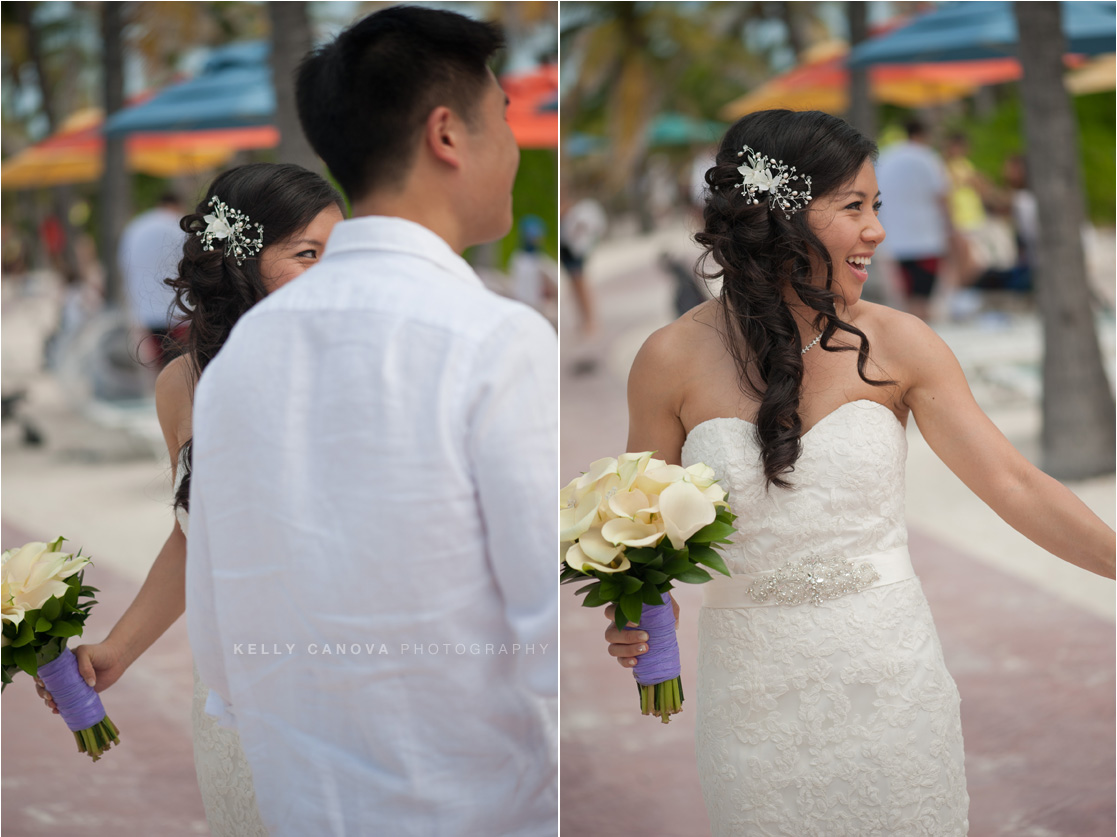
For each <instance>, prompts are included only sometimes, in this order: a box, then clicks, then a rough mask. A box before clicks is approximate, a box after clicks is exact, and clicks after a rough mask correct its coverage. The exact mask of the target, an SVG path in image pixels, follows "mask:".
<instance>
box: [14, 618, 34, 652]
mask: <svg viewBox="0 0 1117 837" xmlns="http://www.w3.org/2000/svg"><path fill="white" fill-rule="evenodd" d="M34 638H35V629H34V628H33V627H32V626H31V623H30V622H29V621H28V620H27V618H26V616H25V617H24V619H23V621H22V622H20V623H19V633H18V634H17V635H16V638H15V639H14V640H12V645H11V647H12V648H23V647H25V646H26V645H27V643H29V642H31V641H32V640H33V639H34Z"/></svg>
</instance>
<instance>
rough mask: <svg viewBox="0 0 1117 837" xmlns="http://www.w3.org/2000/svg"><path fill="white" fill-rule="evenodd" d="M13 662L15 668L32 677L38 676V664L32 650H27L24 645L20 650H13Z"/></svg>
mask: <svg viewBox="0 0 1117 837" xmlns="http://www.w3.org/2000/svg"><path fill="white" fill-rule="evenodd" d="M15 661H16V665H17V666H19V667H20V668H21V669H23V670H24V671H26V672H27V673H28V674H30V675H31V676H32V677H35V676H36V675H38V673H39V664H38V662H37V661H36V660H35V649H34V648H29V647H28V646H26V645H24V646H23V647H22V648H17V649H16V650H15Z"/></svg>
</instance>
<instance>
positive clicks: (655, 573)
mask: <svg viewBox="0 0 1117 837" xmlns="http://www.w3.org/2000/svg"><path fill="white" fill-rule="evenodd" d="M644 580H645V581H650V582H651V583H652V584H662V583H663V582H665V581H666V580H667V573H663V572H660V571H659V570H645V571H644Z"/></svg>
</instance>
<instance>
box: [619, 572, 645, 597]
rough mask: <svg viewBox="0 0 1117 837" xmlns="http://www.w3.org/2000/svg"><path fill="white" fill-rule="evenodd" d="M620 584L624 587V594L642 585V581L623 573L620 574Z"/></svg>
mask: <svg viewBox="0 0 1117 837" xmlns="http://www.w3.org/2000/svg"><path fill="white" fill-rule="evenodd" d="M621 586H622V587H624V592H625V593H626V594H628V593H635V592H636V591H637V590H639V589H640V588H641V587H643V586H644V582H643V581H641V580H640V579H638V578H636V577H635V576H631V575H625V576H621Z"/></svg>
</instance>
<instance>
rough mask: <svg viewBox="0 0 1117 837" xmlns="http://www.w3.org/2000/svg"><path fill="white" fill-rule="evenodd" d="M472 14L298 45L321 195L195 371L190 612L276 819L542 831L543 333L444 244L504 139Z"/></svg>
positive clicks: (339, 826) (551, 663) (421, 830)
mask: <svg viewBox="0 0 1117 837" xmlns="http://www.w3.org/2000/svg"><path fill="white" fill-rule="evenodd" d="M500 46H501V38H500V34H499V32H498V31H497V30H496V29H495V28H494V27H492V26H490V25H488V24H482V23H478V22H475V21H471V20H469V19H467V18H463V17H460V16H458V15H454V14H451V13H448V12H443V11H435V10H431V9H425V8H416V7H411V8H408V7H395V8H391V9H388V10H385V11H381V12H378V13H376V14H373V15H371V16H369V17H368V18H365V19H364V20H362V21H360V22H359V23H357V24H355V25H354V26H353V27H351V28H350V29H349V30H347V31H345V32H343V33H342V34H341V35H340V36H339V37H338V38H337V40H336V41H334V42H333V43H331V44H329V45H327V46H325V47H323V48H321V49H320V50H318V51H317V52H316V53H314V54H313V55H312V56H310V57H308V59H307V60H306V61H305V62H304V64H303V66H302V68H301V69H300V71H299V78H298V99H299V111H300V116H301V119H302V122H303V126H304V130H305V131H306V133H307V136H308V138H309V139H310V142H311V144H312V145H313V146H314V147H315V149H316V150H317V151H318V153H319V154H320V155H321V156H322V158H323V160H324V161H325V162H326V164H327V165H328V166H329V168H330V171H331V173H332V174H333V175H334V176H335V177H336V179H337V180H338V182H339V183H340V185H341V186H342V188H343V189H344V190H345V192H346V193H347V195H348V197H349V200H350V203H351V206H352V212H353V218H352V219H351V220H347V221H343V222H342V223H340V224H338V225H337V227H336V228H335V229H334V231H333V233H332V234H331V236H330V239H329V241H328V243H327V248H326V255H325V257H324V259H323V260H322V261H321V262H320V263H319V264H318V265H317V266H315V267H313V268H311V269H310V270H308V271H307V272H306V273H305V274H303V275H302V276H300V277H299V278H298V279H296V280H295V281H293V282H291V283H290V284H288V285H287V286H285V287H284V288H282V289H281V290H280V291H278V292H277V293H274V294H272V295H271V296H269V297H268V298H267V299H265V300H264V301H263V302H261V303H260V304H258V305H257V306H256V307H255V308H253V309H252V310H251V311H250V312H249V313H248V314H247V315H245V316H244V317H243V318H242V319H241V321H240V322H239V323H238V325H237V327H236V328H235V330H234V331H233V333H232V335H231V337H230V338H229V340H228V342H227V343H226V345H225V347H224V348H223V349H222V351H221V353H220V354H219V355H218V357H217V358H216V359H215V360H214V361H213V362H212V363H211V364H210V365H209V367H208V368H207V370H206V373H205V375H204V376H203V377H202V380H201V382H200V383H199V386H198V389H197V395H196V399H195V407H194V454H193V455H194V464H193V475H192V480H193V487H192V492H191V498H190V508H191V536H190V544H189V559H188V562H187V617H188V623H189V630H190V639H191V645H192V647H193V649H194V653H195V659H196V662H197V666H198V671H199V673H200V675H201V678H202V680H203V681H204V682H205V683H207V684H209V685H210V686H211V687H212V689H213V691H214V692H216V693H217V695H218V696H219V697H220V698H221V699H222V700H223V701H224V702H226V703H227V704H228V705H229V710H230V711H231V714H232V716H233V717H234V719H235V724H236V727H237V729H238V731H239V733H240V737H241V742H242V744H243V747H244V750H245V753H246V755H247V757H248V761H249V763H250V764H251V767H252V771H253V777H254V783H255V786H256V796H257V801H258V805H259V808H260V813H261V815H262V817H263V820H264V822H265V824H266V825H267V827H268V829H269V831H270V832H271V833H272V834H279V835H291V837H295V836H296V835H298V837H303V836H304V835H310V834H313V835H364V834H369V835H371V834H383V835H393V837H395V836H396V835H430V834H439V835H522V837H537V835H554V834H555V833H556V831H557V774H556V751H557V747H556V739H555V703H556V696H557V679H558V671H557V661H558V660H557V650H558V649H557V628H558V625H557V577H558V576H557V573H556V562H555V555H556V553H555V537H556V531H557V517H558V515H557V507H558V473H557V462H556V454H557V427H556V424H557V422H556V413H557V352H556V341H555V335H554V332H553V330H552V329H551V327H550V326H549V325H548V323H547V322H546V321H545V320H544V319H543V318H542V317H540V316H539V315H538V314H537V313H536V312H534V311H532V310H531V309H529V308H528V307H526V306H524V305H521V304H519V303H517V302H514V301H511V300H507V299H504V298H501V297H499V296H497V295H495V294H493V293H491V292H489V291H487V290H486V289H485V288H484V287H483V286H482V284H481V281H480V279H479V278H478V277H477V275H476V274H475V273H474V272H473V270H472V269H471V268H470V267H469V265H468V264H467V263H466V262H465V261H464V260H463V259H462V258H461V256H460V255H459V254H460V253H461V252H462V251H463V250H464V249H465V248H467V247H469V246H472V245H474V244H479V243H481V242H485V241H490V240H493V239H496V238H499V237H501V236H502V235H504V234H506V233H507V232H508V230H509V229H510V227H511V223H512V214H511V213H512V204H511V190H512V183H513V180H514V179H515V174H516V168H517V165H518V160H519V152H518V150H517V148H516V143H515V140H514V139H513V137H512V133H511V130H510V128H509V126H508V123H507V122H506V121H505V119H504V109H505V105H506V103H507V100H506V98H505V96H504V93H503V91H502V90H501V89H500V87H499V85H498V83H497V81H496V78H495V77H494V76H493V75H492V73H491V72H490V71H489V70H488V67H487V62H488V60H489V59H490V58H491V56H492V54H493V53H494V52H495V51H496V50H497V49H498V48H499V47H500Z"/></svg>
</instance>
